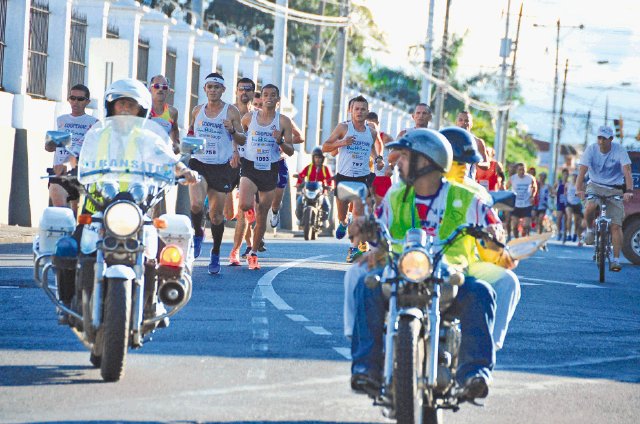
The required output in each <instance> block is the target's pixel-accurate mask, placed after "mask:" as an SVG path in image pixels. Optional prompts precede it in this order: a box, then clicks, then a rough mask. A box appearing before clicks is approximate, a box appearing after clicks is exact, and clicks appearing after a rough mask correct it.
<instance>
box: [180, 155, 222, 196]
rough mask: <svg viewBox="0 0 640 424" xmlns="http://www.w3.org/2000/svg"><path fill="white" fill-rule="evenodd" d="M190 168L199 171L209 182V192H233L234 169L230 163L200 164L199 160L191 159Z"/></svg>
mask: <svg viewBox="0 0 640 424" xmlns="http://www.w3.org/2000/svg"><path fill="white" fill-rule="evenodd" d="M189 168H191V169H192V170H194V171H197V172H198V174H200V175H201V176H202V178H204V180H205V181H206V182H207V190H215V191H217V192H219V193H229V192H230V191H231V190H233V168H232V167H231V165H229V163H228V162H227V163H223V164H220V165H216V164H208V163H203V162H200V161H199V160H198V159H189Z"/></svg>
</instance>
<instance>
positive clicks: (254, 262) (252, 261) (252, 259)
mask: <svg viewBox="0 0 640 424" xmlns="http://www.w3.org/2000/svg"><path fill="white" fill-rule="evenodd" d="M247 262H249V269H260V264H258V255H255V254H254V255H249V256H247Z"/></svg>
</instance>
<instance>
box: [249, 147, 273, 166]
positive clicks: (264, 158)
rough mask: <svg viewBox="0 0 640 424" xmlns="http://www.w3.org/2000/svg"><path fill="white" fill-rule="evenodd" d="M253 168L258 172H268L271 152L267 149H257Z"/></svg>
mask: <svg viewBox="0 0 640 424" xmlns="http://www.w3.org/2000/svg"><path fill="white" fill-rule="evenodd" d="M253 167H254V168H255V169H257V170H258V171H269V170H270V169H271V152H270V151H269V150H268V149H258V151H257V154H256V160H255V161H254V162H253Z"/></svg>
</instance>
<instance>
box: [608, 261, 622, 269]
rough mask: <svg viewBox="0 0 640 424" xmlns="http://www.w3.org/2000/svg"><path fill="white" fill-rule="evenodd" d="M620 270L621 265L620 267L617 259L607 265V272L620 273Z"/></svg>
mask: <svg viewBox="0 0 640 424" xmlns="http://www.w3.org/2000/svg"><path fill="white" fill-rule="evenodd" d="M621 269H622V265H620V261H619V260H617V259H614V260H612V261H611V263H610V264H609V271H613V272H620V270H621Z"/></svg>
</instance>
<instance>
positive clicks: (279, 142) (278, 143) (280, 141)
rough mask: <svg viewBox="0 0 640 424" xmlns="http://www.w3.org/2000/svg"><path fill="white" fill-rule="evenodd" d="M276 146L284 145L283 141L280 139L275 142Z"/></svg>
mask: <svg viewBox="0 0 640 424" xmlns="http://www.w3.org/2000/svg"><path fill="white" fill-rule="evenodd" d="M276 144H277V145H278V146H282V145H283V144H284V140H283V139H282V138H279V139H277V140H276Z"/></svg>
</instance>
